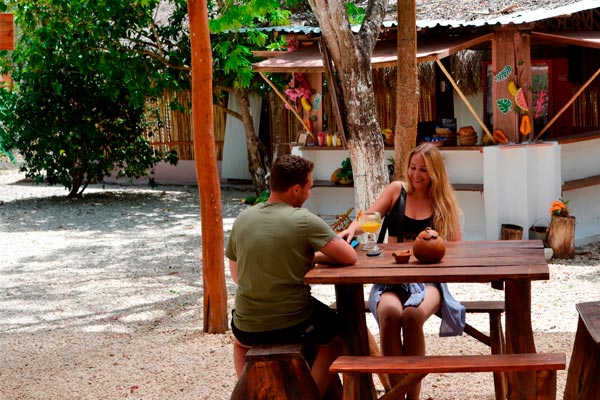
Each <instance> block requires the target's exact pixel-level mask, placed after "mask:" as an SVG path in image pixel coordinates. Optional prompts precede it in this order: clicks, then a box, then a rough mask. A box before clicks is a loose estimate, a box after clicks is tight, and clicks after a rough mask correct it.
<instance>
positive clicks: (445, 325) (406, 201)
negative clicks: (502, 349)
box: [340, 143, 465, 399]
mask: <svg viewBox="0 0 600 400" xmlns="http://www.w3.org/2000/svg"><path fill="white" fill-rule="evenodd" d="M405 171H406V176H407V178H408V179H407V181H406V182H401V181H394V182H392V183H390V184H389V185H388V186H387V188H386V189H385V190H384V191H383V193H382V194H381V196H380V197H379V198H378V199H377V200H376V201H375V203H374V204H373V205H372V206H371V207H370V208H369V209H368V211H379V212H380V213H381V215H382V216H385V222H384V225H386V226H387V231H388V242H389V243H399V242H410V241H414V240H415V238H416V237H417V235H418V234H419V233H420V232H421V231H423V230H424V229H425V228H426V227H432V228H433V229H435V230H436V231H437V232H438V233H439V234H440V235H441V236H442V237H443V238H444V239H446V240H449V241H459V240H462V232H461V230H460V216H461V214H462V212H461V210H460V208H459V207H458V205H457V202H456V198H455V197H454V192H453V191H452V188H451V186H450V183H449V181H448V175H447V173H446V168H445V166H444V161H443V159H442V155H441V153H440V151H439V150H438V149H437V147H436V146H433V145H431V144H429V143H424V144H421V145H419V146H418V147H416V148H415V149H414V150H413V151H412V152H411V153H410V155H409V157H408V162H407V165H406V170H405ZM382 230H383V229H382ZM361 233H362V231H361V230H360V227H359V224H358V221H353V222H352V223H351V224H350V225H349V226H348V228H347V229H346V230H344V231H343V232H341V233H340V236H342V237H344V238H346V239H347V240H348V241H350V240H351V239H352V238H353V237H354V236H356V235H358V234H361ZM383 233H384V234H385V232H383ZM382 236H383V235H380V237H382ZM369 308H370V309H371V312H372V313H373V315H374V316H375V318H376V319H377V322H378V323H379V334H380V341H381V351H382V353H383V354H384V355H425V334H424V332H423V325H424V324H425V321H427V319H428V318H429V317H430V316H432V315H433V314H435V313H436V312H438V311H441V314H442V327H441V329H440V336H451V335H461V334H462V331H463V328H464V323H465V311H464V307H463V306H462V305H461V304H460V303H459V302H458V301H456V300H455V299H454V298H453V297H452V295H451V294H450V292H449V291H448V287H447V285H446V284H402V285H386V284H375V285H373V287H372V288H371V293H370V295H369ZM400 379H401V377H400V376H390V380H391V382H392V384H396V383H398V381H399V380H400ZM420 390H421V386H420V384H419V385H417V386H416V387H415V388H414V389H413V390H412V391H410V392H409V393H408V395H407V399H418V398H419V393H420Z"/></svg>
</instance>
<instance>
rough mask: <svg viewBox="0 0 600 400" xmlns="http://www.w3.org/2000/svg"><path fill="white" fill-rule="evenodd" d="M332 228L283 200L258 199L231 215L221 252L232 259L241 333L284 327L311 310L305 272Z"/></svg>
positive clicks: (298, 321) (333, 234) (237, 315)
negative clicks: (236, 213)
mask: <svg viewBox="0 0 600 400" xmlns="http://www.w3.org/2000/svg"><path fill="white" fill-rule="evenodd" d="M334 237H335V232H334V231H333V230H332V229H331V228H330V227H329V226H328V225H327V223H326V222H325V221H323V220H322V219H321V218H319V217H318V216H316V215H314V214H312V213H311V212H310V211H308V210H306V209H304V208H295V207H291V206H290V205H288V204H286V203H268V202H267V203H260V204H258V205H255V206H253V207H251V208H249V209H247V210H244V211H243V212H241V213H240V214H239V215H238V217H237V218H236V220H235V222H234V224H233V228H232V230H231V235H230V237H229V242H228V243H227V248H226V251H225V255H226V256H227V258H229V259H230V260H233V261H237V268H238V269H237V272H238V287H237V290H236V294H235V315H234V323H235V325H236V327H237V328H239V329H241V330H242V331H246V332H263V331H270V330H275V329H283V328H287V327H290V326H293V325H297V324H299V323H302V322H304V321H306V320H307V319H308V318H309V317H310V316H311V313H312V308H311V300H310V298H311V296H310V286H308V285H306V284H304V275H305V274H306V272H307V271H308V270H309V269H310V268H311V266H312V261H313V258H314V254H315V251H316V250H319V249H320V248H321V247H323V246H324V245H325V244H327V243H328V242H329V241H330V240H331V239H333V238H334Z"/></svg>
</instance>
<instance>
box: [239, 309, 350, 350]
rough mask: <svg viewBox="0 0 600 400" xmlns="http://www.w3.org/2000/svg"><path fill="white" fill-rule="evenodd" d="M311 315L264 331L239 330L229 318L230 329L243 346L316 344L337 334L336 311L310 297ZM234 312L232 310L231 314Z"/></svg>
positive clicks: (328, 340)
mask: <svg viewBox="0 0 600 400" xmlns="http://www.w3.org/2000/svg"><path fill="white" fill-rule="evenodd" d="M312 303H313V316H312V317H311V318H310V319H308V320H307V321H305V322H303V323H301V324H298V325H295V326H291V327H289V328H284V329H277V330H274V331H264V332H244V331H241V330H239V329H238V328H237V327H236V326H235V324H234V323H233V318H232V319H231V330H232V332H233V335H234V336H235V338H236V339H237V340H238V341H239V342H240V343H242V344H243V345H245V346H254V345H255V344H257V343H296V342H305V343H312V344H317V345H324V344H328V343H330V342H331V341H332V340H333V339H334V338H335V337H336V336H337V334H338V327H339V324H338V316H337V313H336V312H335V311H334V310H332V309H331V308H329V307H328V306H326V305H325V304H323V303H321V302H320V301H319V300H317V299H315V298H314V297H313V298H312ZM233 313H235V310H233V312H232V314H233Z"/></svg>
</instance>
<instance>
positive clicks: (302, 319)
mask: <svg viewBox="0 0 600 400" xmlns="http://www.w3.org/2000/svg"><path fill="white" fill-rule="evenodd" d="M313 168H314V164H313V163H312V162H311V161H309V160H306V159H304V158H302V157H299V156H290V155H285V156H282V157H279V158H278V159H277V160H276V161H275V163H274V164H273V167H272V168H271V177H270V189H271V194H270V196H269V199H268V200H267V202H266V203H260V204H258V205H255V206H253V207H251V208H249V209H247V210H244V211H243V212H241V213H240V214H239V216H238V217H237V218H236V220H235V223H234V224H233V228H232V230H231V235H230V237H229V242H228V243H227V249H226V252H225V254H226V256H227V258H228V259H229V266H230V269H231V276H232V278H233V281H234V282H235V283H236V284H237V285H238V287H237V290H236V294H235V310H234V311H233V318H232V320H231V330H232V331H233V334H234V336H235V340H234V351H233V354H234V363H235V369H236V372H237V374H238V376H239V375H240V374H241V372H242V369H243V367H244V355H245V354H246V352H247V351H248V349H249V348H250V347H252V346H253V345H254V344H257V343H293V342H300V341H306V342H309V343H314V344H316V345H318V352H317V355H316V358H315V361H314V363H313V366H312V369H311V374H312V376H313V378H314V379H315V382H316V383H317V386H318V388H319V391H320V392H321V394H323V393H324V392H325V391H326V389H327V387H328V386H329V383H330V382H331V379H332V377H333V376H332V375H330V374H329V371H328V369H329V366H330V365H331V363H332V362H333V361H334V360H335V358H336V357H337V356H338V355H339V354H340V344H339V338H338V332H337V326H338V324H337V321H336V314H335V312H334V311H332V310H331V309H330V308H329V307H328V306H326V305H325V304H323V303H321V302H319V301H318V300H316V299H315V298H313V297H312V296H311V294H310V286H308V285H306V284H304V275H305V274H306V272H307V271H308V270H309V269H310V268H311V267H312V265H313V262H327V263H329V264H334V265H336V264H337V265H350V264H354V263H355V262H356V252H355V251H354V249H353V248H352V247H351V246H350V245H349V244H348V243H347V242H346V241H345V240H343V239H341V238H340V237H339V236H337V235H336V234H335V232H334V231H333V230H332V229H331V228H330V227H329V226H328V225H327V223H326V222H325V221H323V220H322V219H321V218H319V217H318V216H316V215H314V214H312V213H311V212H309V211H308V210H306V209H303V208H300V207H301V206H302V204H304V202H305V201H306V199H308V196H309V195H310V189H311V188H312V184H313V178H312V170H313Z"/></svg>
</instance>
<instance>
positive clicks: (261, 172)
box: [235, 89, 270, 196]
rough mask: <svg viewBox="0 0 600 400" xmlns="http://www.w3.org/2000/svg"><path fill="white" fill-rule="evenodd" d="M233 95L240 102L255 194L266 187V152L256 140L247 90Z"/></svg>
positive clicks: (267, 165) (267, 169)
mask: <svg viewBox="0 0 600 400" xmlns="http://www.w3.org/2000/svg"><path fill="white" fill-rule="evenodd" d="M235 96H236V97H237V99H238V102H239V104H240V114H241V116H242V124H244V133H245V134H246V147H247V149H248V171H249V172H250V175H251V176H252V183H253V184H254V189H255V190H256V194H257V195H258V196H260V194H261V193H262V192H263V191H264V190H267V189H268V185H267V178H266V176H267V172H269V170H270V163H269V161H268V160H269V159H268V152H267V149H266V148H265V146H264V145H263V144H262V143H261V142H260V140H258V137H257V136H256V132H255V131H254V122H253V120H252V113H251V112H250V99H249V92H248V90H246V89H240V90H236V91H235Z"/></svg>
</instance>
